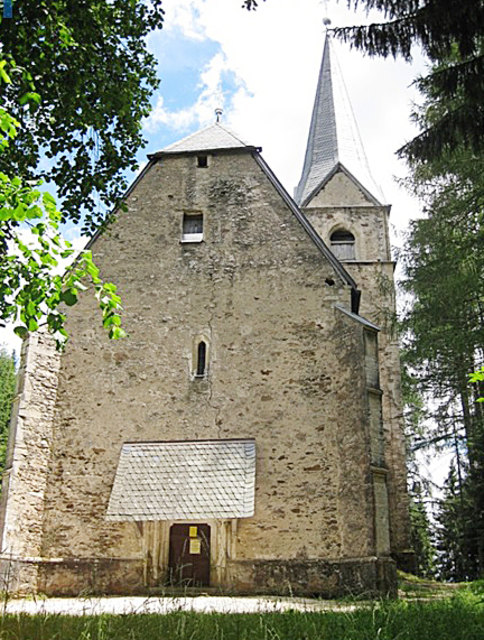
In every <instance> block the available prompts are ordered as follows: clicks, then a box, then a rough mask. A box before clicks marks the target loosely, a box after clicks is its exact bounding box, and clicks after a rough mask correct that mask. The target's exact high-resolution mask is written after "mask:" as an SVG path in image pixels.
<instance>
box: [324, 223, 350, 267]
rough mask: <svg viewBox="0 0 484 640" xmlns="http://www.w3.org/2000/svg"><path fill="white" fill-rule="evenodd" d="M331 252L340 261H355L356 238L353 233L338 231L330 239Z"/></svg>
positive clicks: (344, 230) (343, 230)
mask: <svg viewBox="0 0 484 640" xmlns="http://www.w3.org/2000/svg"><path fill="white" fill-rule="evenodd" d="M329 240H330V243H331V251H332V252H333V253H334V255H335V256H336V257H337V258H339V259H340V260H354V259H355V236H354V235H353V234H352V233H351V231H347V230H346V229H338V230H337V231H333V233H332V234H331V237H330V239H329Z"/></svg>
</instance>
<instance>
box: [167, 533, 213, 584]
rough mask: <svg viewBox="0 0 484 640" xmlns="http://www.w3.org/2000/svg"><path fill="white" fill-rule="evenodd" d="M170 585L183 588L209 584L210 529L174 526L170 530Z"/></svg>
mask: <svg viewBox="0 0 484 640" xmlns="http://www.w3.org/2000/svg"><path fill="white" fill-rule="evenodd" d="M169 571H170V583H171V584H174V585H179V586H184V587H202V586H203V587H208V586H209V584H210V527H209V525H208V524H174V525H172V526H171V528H170V553H169Z"/></svg>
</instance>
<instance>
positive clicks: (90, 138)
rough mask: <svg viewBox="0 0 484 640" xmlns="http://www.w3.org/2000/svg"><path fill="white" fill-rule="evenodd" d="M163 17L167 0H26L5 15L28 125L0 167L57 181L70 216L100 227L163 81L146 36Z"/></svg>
mask: <svg viewBox="0 0 484 640" xmlns="http://www.w3.org/2000/svg"><path fill="white" fill-rule="evenodd" d="M162 22H163V10H162V8H161V0H150V1H149V2H144V1H142V0H109V1H108V0H21V1H19V2H15V3H14V10H13V17H12V18H11V19H3V20H2V21H1V24H0V42H1V43H2V58H4V59H5V60H6V61H7V62H8V64H9V67H10V76H11V80H12V82H11V83H9V84H8V85H3V86H2V100H3V104H4V107H5V108H6V109H7V110H8V111H9V112H10V113H11V114H12V115H13V116H14V117H15V118H16V120H17V121H18V122H19V123H20V131H19V134H18V136H17V138H16V140H15V143H14V144H11V145H10V146H9V149H8V150H7V152H6V153H4V154H3V155H2V157H1V158H0V171H3V172H5V173H8V174H10V175H13V174H15V175H17V176H19V177H21V178H22V179H38V178H43V179H45V180H48V181H53V182H54V183H55V184H56V186H57V193H58V195H59V197H60V198H61V199H62V217H63V219H65V218H70V219H71V220H74V221H76V222H77V221H79V220H80V219H81V216H82V215H83V214H84V216H85V218H84V224H85V227H87V228H89V229H93V228H94V227H96V226H97V225H98V224H99V222H100V221H101V220H103V219H104V216H105V213H106V211H108V210H111V209H112V207H113V206H114V205H115V204H116V203H117V202H118V201H119V198H120V196H121V195H122V193H123V192H124V190H125V188H126V178H125V177H124V175H123V174H124V173H125V171H126V169H129V168H131V169H134V168H135V164H136V163H135V154H136V151H137V150H138V148H139V147H140V145H141V144H142V142H143V139H142V136H141V121H142V118H143V117H145V116H147V115H148V113H149V109H150V104H149V99H150V96H151V93H152V92H153V90H154V88H155V87H156V86H157V84H158V79H157V77H156V63H155V60H154V58H153V56H152V55H151V54H150V53H148V51H147V47H146V36H147V35H148V34H149V33H150V32H151V31H152V30H154V29H157V28H160V27H161V26H162ZM33 92H35V94H36V99H35V100H27V99H26V98H25V96H26V95H27V94H29V93H33Z"/></svg>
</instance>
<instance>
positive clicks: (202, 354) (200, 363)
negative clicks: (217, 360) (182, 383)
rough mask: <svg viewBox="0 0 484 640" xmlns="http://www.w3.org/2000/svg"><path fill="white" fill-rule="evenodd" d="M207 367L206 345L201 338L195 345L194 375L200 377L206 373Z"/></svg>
mask: <svg viewBox="0 0 484 640" xmlns="http://www.w3.org/2000/svg"><path fill="white" fill-rule="evenodd" d="M206 368H207V345H206V343H205V342H204V341H203V340H202V341H201V342H199V343H198V347H197V369H196V374H195V375H196V376H197V378H202V377H203V376H204V375H205V373H206Z"/></svg>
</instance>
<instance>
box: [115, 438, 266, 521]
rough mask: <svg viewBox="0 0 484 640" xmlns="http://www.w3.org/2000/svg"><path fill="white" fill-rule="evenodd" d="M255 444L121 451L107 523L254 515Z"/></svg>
mask: <svg viewBox="0 0 484 640" xmlns="http://www.w3.org/2000/svg"><path fill="white" fill-rule="evenodd" d="M255 459H256V454H255V441H254V440H252V439H244V440H206V441H204V440H197V441H191V442H188V441H177V442H134V443H126V444H124V445H123V447H122V450H121V455H120V458H119V464H118V468H117V470H116V476H115V478H114V484H113V489H112V492H111V497H110V499H109V505H108V510H107V513H106V519H107V520H115V521H148V520H209V519H225V518H247V517H250V516H252V515H253V514H254V490H255Z"/></svg>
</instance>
